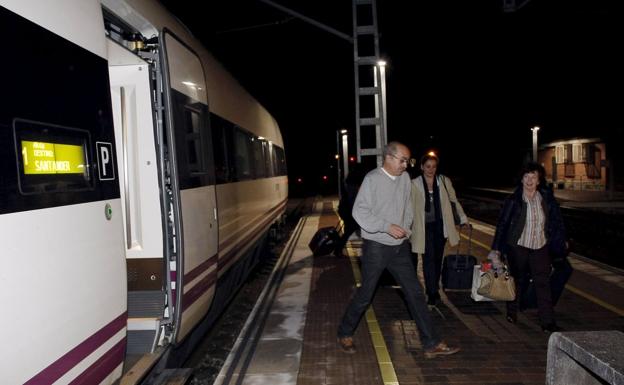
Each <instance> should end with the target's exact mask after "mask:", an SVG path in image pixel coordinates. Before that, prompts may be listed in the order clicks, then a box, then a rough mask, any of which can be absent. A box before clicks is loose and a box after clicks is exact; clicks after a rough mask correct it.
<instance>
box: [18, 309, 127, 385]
mask: <svg viewBox="0 0 624 385" xmlns="http://www.w3.org/2000/svg"><path fill="white" fill-rule="evenodd" d="M127 319H128V313H127V312H124V313H122V314H121V315H120V316H119V317H117V318H115V319H114V320H112V321H111V322H109V323H108V325H106V326H104V327H103V328H101V329H100V330H98V331H97V332H96V333H95V334H93V335H91V337H89V338H87V339H86V340H84V341H83V342H82V343H80V344H79V345H78V346H76V347H75V348H73V349H72V350H70V351H69V352H67V353H66V354H65V355H64V356H63V357H61V358H59V359H58V360H56V361H54V362H53V363H52V364H50V365H49V366H48V367H47V368H45V369H43V370H42V371H41V372H39V373H38V374H37V375H35V376H34V377H33V378H31V379H30V380H28V381H26V382H25V383H24V385H44V384H52V383H54V382H55V381H57V380H58V379H59V378H61V377H63V376H64V375H65V373H67V372H68V371H69V370H71V369H72V368H73V367H74V366H76V365H77V364H78V363H79V362H80V361H82V360H83V359H85V358H86V357H87V356H88V355H89V354H91V353H93V352H94V351H95V350H96V349H97V348H99V347H100V346H102V344H103V343H104V342H106V341H108V340H109V339H110V338H111V337H112V336H114V335H115V334H116V333H117V332H119V331H120V330H121V329H123V328H124V327H125V326H126V323H127ZM120 357H121V359H123V351H122V352H121V356H120Z"/></svg>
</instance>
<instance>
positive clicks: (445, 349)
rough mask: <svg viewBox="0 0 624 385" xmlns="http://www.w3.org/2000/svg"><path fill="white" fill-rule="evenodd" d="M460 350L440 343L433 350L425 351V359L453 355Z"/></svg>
mask: <svg viewBox="0 0 624 385" xmlns="http://www.w3.org/2000/svg"><path fill="white" fill-rule="evenodd" d="M460 350H461V349H460V348H459V347H457V346H455V347H450V346H448V345H447V344H446V342H440V343H439V344H437V345H436V346H434V347H433V348H431V349H429V350H426V351H425V358H436V357H437V356H450V355H451V354H455V353H457V352H458V351H460Z"/></svg>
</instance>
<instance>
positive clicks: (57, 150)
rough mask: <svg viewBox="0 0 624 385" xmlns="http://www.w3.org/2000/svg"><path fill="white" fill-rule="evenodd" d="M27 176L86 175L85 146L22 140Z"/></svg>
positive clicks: (23, 160)
mask: <svg viewBox="0 0 624 385" xmlns="http://www.w3.org/2000/svg"><path fill="white" fill-rule="evenodd" d="M21 143H22V164H23V167H24V174H25V175H49V174H84V173H85V172H86V169H85V165H86V163H87V162H86V159H85V153H84V148H83V146H80V145H75V144H64V143H51V142H39V141H37V142H35V141H28V140H22V141H21Z"/></svg>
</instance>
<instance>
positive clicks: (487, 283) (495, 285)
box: [477, 268, 516, 301]
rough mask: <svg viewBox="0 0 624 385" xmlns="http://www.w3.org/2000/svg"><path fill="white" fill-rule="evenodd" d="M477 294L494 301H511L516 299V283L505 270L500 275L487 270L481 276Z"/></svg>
mask: <svg viewBox="0 0 624 385" xmlns="http://www.w3.org/2000/svg"><path fill="white" fill-rule="evenodd" d="M477 293H478V294H480V295H482V296H484V297H488V298H491V299H493V300H494V301H513V300H515V299H516V283H515V282H514V279H513V277H512V276H511V275H509V272H508V271H507V269H506V268H505V269H504V271H503V272H502V273H497V272H495V271H494V270H488V271H486V272H485V273H484V274H482V275H481V286H480V287H479V289H478V290H477Z"/></svg>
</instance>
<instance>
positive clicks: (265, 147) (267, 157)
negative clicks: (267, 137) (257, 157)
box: [262, 140, 274, 176]
mask: <svg viewBox="0 0 624 385" xmlns="http://www.w3.org/2000/svg"><path fill="white" fill-rule="evenodd" d="M262 158H263V159H264V169H265V172H266V176H274V174H273V165H272V164H271V152H270V151H269V143H268V142H266V141H264V140H263V141H262Z"/></svg>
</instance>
